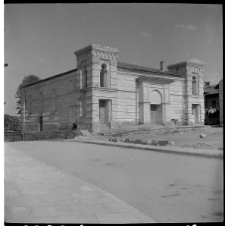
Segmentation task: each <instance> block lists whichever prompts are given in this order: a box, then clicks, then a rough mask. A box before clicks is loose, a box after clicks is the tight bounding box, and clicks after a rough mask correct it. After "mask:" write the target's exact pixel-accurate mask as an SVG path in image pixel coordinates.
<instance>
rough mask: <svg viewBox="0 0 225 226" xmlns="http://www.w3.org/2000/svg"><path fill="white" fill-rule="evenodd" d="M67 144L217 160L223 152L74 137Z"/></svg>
mask: <svg viewBox="0 0 225 226" xmlns="http://www.w3.org/2000/svg"><path fill="white" fill-rule="evenodd" d="M66 141H67V142H83V143H90V144H98V145H105V146H115V147H123V148H135V149H140V150H146V151H156V152H163V153H169V154H180V155H192V156H198V157H205V158H219V159H223V150H207V149H193V148H181V147H177V146H153V145H142V144H133V143H124V142H120V141H118V142H112V141H100V140H94V139H90V138H89V137H85V136H84V137H75V138H74V139H70V140H66Z"/></svg>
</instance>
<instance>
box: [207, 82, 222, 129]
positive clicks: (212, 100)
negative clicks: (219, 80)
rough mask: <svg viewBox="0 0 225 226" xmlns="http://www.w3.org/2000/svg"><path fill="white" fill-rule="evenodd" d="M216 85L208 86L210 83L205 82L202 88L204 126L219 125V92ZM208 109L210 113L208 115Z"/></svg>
mask: <svg viewBox="0 0 225 226" xmlns="http://www.w3.org/2000/svg"><path fill="white" fill-rule="evenodd" d="M217 86H218V85H217V84H215V85H210V82H206V83H205V86H204V98H205V125H217V124H219V106H220V103H219V90H218V88H217ZM210 109H213V110H212V113H210Z"/></svg>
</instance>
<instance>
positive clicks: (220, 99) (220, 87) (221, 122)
mask: <svg viewBox="0 0 225 226" xmlns="http://www.w3.org/2000/svg"><path fill="white" fill-rule="evenodd" d="M215 89H218V90H219V115H220V124H223V79H221V80H220V82H219V83H218V84H217V85H216V87H215Z"/></svg>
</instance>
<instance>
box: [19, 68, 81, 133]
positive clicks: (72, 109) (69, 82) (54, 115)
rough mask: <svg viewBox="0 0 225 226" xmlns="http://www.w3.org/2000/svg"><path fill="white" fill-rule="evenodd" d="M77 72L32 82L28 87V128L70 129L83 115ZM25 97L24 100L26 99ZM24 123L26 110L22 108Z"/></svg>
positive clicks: (26, 118)
mask: <svg viewBox="0 0 225 226" xmlns="http://www.w3.org/2000/svg"><path fill="white" fill-rule="evenodd" d="M78 75H79V74H78V73H77V72H71V73H69V74H67V75H64V76H61V77H58V78H54V79H50V80H46V81H43V82H40V83H37V84H35V85H31V86H28V87H27V88H26V89H25V90H26V112H25V127H26V132H36V131H40V130H41V126H40V116H42V121H43V125H42V130H43V131H47V130H57V129H68V128H69V127H70V126H72V123H73V122H74V121H77V120H78V119H79V118H80V114H81V110H80V109H81V107H80V101H79V100H80V91H79V89H78V88H79V86H78V84H77V80H75V79H77V77H78ZM24 98H25V97H23V99H22V101H24ZM21 117H22V123H23V125H24V112H23V109H22V114H21Z"/></svg>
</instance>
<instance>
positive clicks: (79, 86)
mask: <svg viewBox="0 0 225 226" xmlns="http://www.w3.org/2000/svg"><path fill="white" fill-rule="evenodd" d="M118 53H119V50H118V49H116V48H111V47H107V46H101V45H96V44H92V45H90V46H87V47H85V48H83V49H81V50H78V51H76V52H75V55H76V59H77V68H76V69H74V70H71V71H68V72H65V73H62V74H59V75H55V76H52V77H49V78H46V79H43V80H40V81H38V82H36V83H33V84H30V85H28V86H26V87H25V88H24V92H23V93H24V95H23V98H22V103H25V104H24V108H23V109H22V114H21V115H22V121H23V125H24V128H25V130H26V131H29V132H35V131H42V130H58V129H69V128H70V126H71V125H72V123H76V124H77V125H78V127H79V128H83V129H84V128H85V129H89V130H92V131H98V130H101V129H103V128H115V127H119V126H123V125H124V124H132V125H138V124H148V123H156V124H165V123H166V122H170V121H171V120H172V119H177V120H178V121H180V123H181V124H183V125H188V124H193V123H194V124H203V123H204V112H205V111H204V96H203V86H204V80H203V72H204V65H203V64H201V63H198V62H192V61H188V62H186V61H185V62H181V63H177V64H174V65H170V66H168V70H167V71H165V70H162V69H161V70H160V69H153V68H150V67H142V66H139V65H133V64H127V63H123V62H120V61H118Z"/></svg>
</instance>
